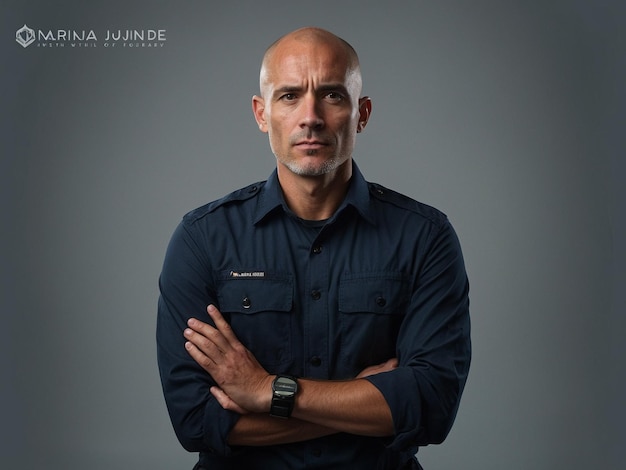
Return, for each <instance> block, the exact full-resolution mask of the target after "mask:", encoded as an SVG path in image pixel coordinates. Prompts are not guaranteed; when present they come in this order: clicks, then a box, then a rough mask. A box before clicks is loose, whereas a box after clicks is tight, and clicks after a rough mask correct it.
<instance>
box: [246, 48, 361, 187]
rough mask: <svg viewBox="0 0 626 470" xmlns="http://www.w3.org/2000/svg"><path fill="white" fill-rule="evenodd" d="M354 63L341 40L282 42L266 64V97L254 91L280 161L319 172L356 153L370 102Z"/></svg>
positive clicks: (299, 171)
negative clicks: (357, 140) (356, 143)
mask: <svg viewBox="0 0 626 470" xmlns="http://www.w3.org/2000/svg"><path fill="white" fill-rule="evenodd" d="M349 64H350V61H349V56H348V55H347V53H346V52H345V50H344V49H342V48H340V47H338V46H337V45H336V44H334V45H332V44H327V43H323V42H322V43H320V42H302V41H295V40H286V41H284V42H283V43H282V44H279V45H278V46H277V48H276V50H275V51H274V53H273V55H272V56H271V58H270V59H269V60H268V61H267V64H266V66H265V67H264V71H263V75H262V90H261V91H262V97H256V96H255V97H254V99H253V110H254V114H255V118H256V120H257V123H258V124H259V128H260V129H261V130H262V131H263V132H267V133H268V134H269V140H270V146H271V148H272V151H273V152H274V155H275V156H276V159H277V161H278V165H279V167H280V166H282V167H284V168H286V169H288V170H289V171H290V172H291V173H293V174H295V175H300V176H320V175H324V174H328V173H331V172H333V171H334V170H336V169H337V168H338V167H340V166H341V165H342V164H344V163H346V162H347V161H348V160H350V159H351V157H352V151H353V149H354V142H355V138H356V133H357V132H360V130H361V129H363V127H364V126H365V124H366V123H367V119H368V117H369V112H370V110H371V104H370V101H369V99H368V98H362V99H359V94H360V92H361V77H360V72H359V71H358V69H356V70H355V69H354V68H353V67H352V68H351V67H350V66H349ZM279 170H280V168H279Z"/></svg>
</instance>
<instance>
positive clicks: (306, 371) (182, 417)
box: [157, 28, 471, 469]
mask: <svg viewBox="0 0 626 470" xmlns="http://www.w3.org/2000/svg"><path fill="white" fill-rule="evenodd" d="M361 87H362V79H361V71H360V66H359V60H358V57H357V54H356V52H355V51H354V49H353V48H352V47H351V46H350V45H349V44H348V43H347V42H345V41H344V40H342V39H340V38H338V37H337V36H335V35H333V34H332V33H330V32H328V31H324V30H321V29H318V28H304V29H300V30H297V31H294V32H292V33H289V34H287V35H285V36H283V37H282V38H281V39H279V40H278V41H276V42H275V43H274V44H273V45H272V46H270V48H269V49H268V50H267V52H266V54H265V56H264V58H263V62H262V66H261V73H260V96H254V97H253V99H252V109H253V113H254V118H255V120H256V122H257V124H258V126H259V129H260V130H261V131H262V132H264V133H267V134H268V137H269V143H270V147H271V149H272V152H273V153H274V155H275V157H276V170H275V171H274V173H273V174H272V175H271V176H270V177H269V178H268V179H267V180H266V181H264V182H261V183H257V184H254V185H251V186H248V187H246V188H243V189H240V190H238V191H235V192H233V193H231V194H229V195H228V196H226V197H224V198H222V199H220V200H218V201H214V202H212V203H209V204H207V205H205V206H203V207H201V208H199V209H196V210H194V211H192V212H190V213H188V214H187V215H185V217H184V218H183V220H182V222H181V223H180V225H179V226H178V228H177V229H176V231H175V232H174V235H173V237H172V240H171V242H170V245H169V247H168V250H167V253H166V257H165V262H164V265H163V271H162V273H161V277H160V289H161V296H160V298H159V312H158V325H157V345H158V360H159V368H160V372H161V379H162V384H163V390H164V394H165V398H166V403H167V406H168V410H169V413H170V417H171V420H172V423H173V426H174V429H175V431H176V434H177V436H178V438H179V440H180V442H181V444H182V445H183V446H184V447H185V449H187V450H189V451H193V452H199V454H200V458H199V462H198V464H197V465H196V468H197V469H204V468H206V469H231V468H232V469H256V468H259V469H282V468H285V469H299V468H324V469H328V468H339V467H341V468H355V469H370V468H371V469H400V468H421V467H420V466H419V463H418V462H417V459H416V457H415V454H416V453H417V450H418V447H419V446H423V445H426V444H430V443H440V442H442V441H443V440H444V439H445V437H446V435H447V434H448V432H449V430H450V428H451V426H452V423H453V421H454V418H455V416H456V412H457V409H458V406H459V401H460V398H461V394H462V391H463V388H464V385H465V381H466V379H467V373H468V370H469V363H470V355H471V354H470V336H469V330H470V326H469V310H468V304H469V302H468V281H467V276H466V273H465V268H464V265H463V257H462V254H461V250H460V246H459V243H458V240H457V238H456V235H455V232H454V230H453V228H452V227H451V225H450V223H449V222H448V220H447V218H446V217H445V215H444V214H442V213H441V212H439V211H437V210H436V209H434V208H431V207H428V206H426V205H423V204H420V203H418V202H416V201H413V200H411V199H409V198H407V197H406V196H402V195H400V194H398V193H395V192H393V191H391V190H388V189H386V188H383V187H382V186H380V185H377V184H373V183H368V182H367V181H366V180H365V179H364V178H363V176H362V174H361V173H360V171H359V169H358V167H357V166H356V163H355V162H354V161H353V158H352V156H353V152H354V146H355V141H356V135H357V133H359V132H362V131H363V130H364V129H365V127H366V125H367V123H368V120H369V117H370V113H371V111H372V103H371V100H370V99H369V98H368V97H362V96H361Z"/></svg>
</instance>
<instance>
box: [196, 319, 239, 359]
mask: <svg viewBox="0 0 626 470" xmlns="http://www.w3.org/2000/svg"><path fill="white" fill-rule="evenodd" d="M187 326H188V327H189V328H187V329H185V338H187V339H188V340H189V341H192V342H193V343H194V344H195V345H196V346H198V347H199V348H200V349H202V350H204V351H205V352H208V349H207V348H211V349H212V348H213V347H215V348H217V349H218V350H219V352H220V353H221V354H225V353H226V351H228V350H229V349H230V343H229V342H228V340H227V339H226V338H225V337H224V335H223V334H222V333H221V332H220V331H219V330H218V329H216V328H214V327H213V326H211V325H209V324H208V323H204V322H202V321H200V320H198V319H196V318H190V319H189V320H187Z"/></svg>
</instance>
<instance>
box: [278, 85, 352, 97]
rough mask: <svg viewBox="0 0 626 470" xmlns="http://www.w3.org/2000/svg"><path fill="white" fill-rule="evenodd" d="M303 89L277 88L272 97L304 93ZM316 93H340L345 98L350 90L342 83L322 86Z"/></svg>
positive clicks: (297, 87)
mask: <svg viewBox="0 0 626 470" xmlns="http://www.w3.org/2000/svg"><path fill="white" fill-rule="evenodd" d="M302 90H303V88H302V87H301V86H291V85H285V86H281V87H279V88H276V89H275V90H274V93H272V96H274V97H275V96H278V95H282V94H285V93H297V92H300V91H302ZM316 91H318V92H320V91H321V92H325V91H338V92H340V93H342V94H343V95H345V96H348V89H347V88H346V86H345V85H344V84H342V83H325V84H322V85H320V86H319V87H318V88H317V89H316Z"/></svg>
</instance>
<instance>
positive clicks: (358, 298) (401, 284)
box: [339, 272, 410, 315]
mask: <svg viewBox="0 0 626 470" xmlns="http://www.w3.org/2000/svg"><path fill="white" fill-rule="evenodd" d="M409 295H410V290H409V281H408V278H407V277H406V276H405V275H404V274H402V273H388V272H384V273H362V274H350V275H347V276H344V277H343V278H342V279H341V280H340V282H339V311H340V312H343V313H359V312H370V313H378V314H384V315H402V314H404V313H405V310H406V307H407V305H408V301H409Z"/></svg>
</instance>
